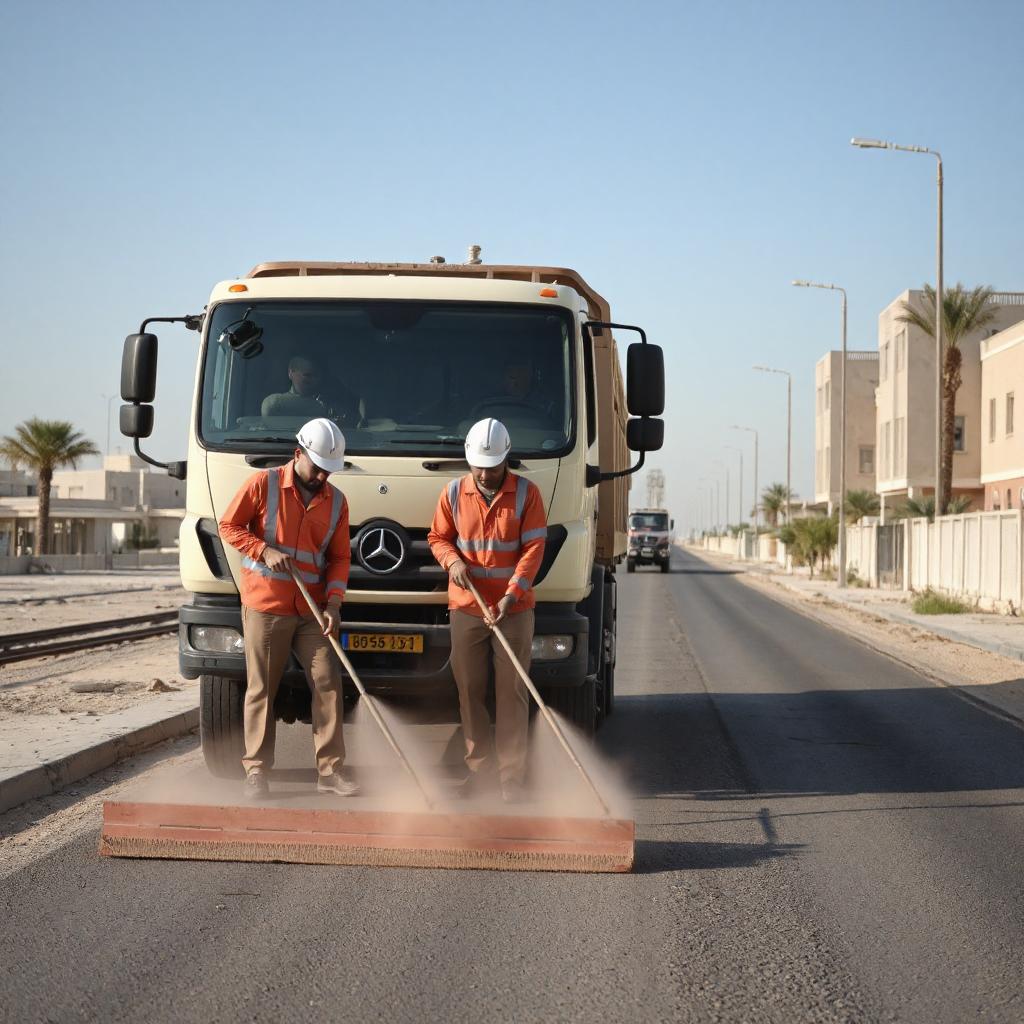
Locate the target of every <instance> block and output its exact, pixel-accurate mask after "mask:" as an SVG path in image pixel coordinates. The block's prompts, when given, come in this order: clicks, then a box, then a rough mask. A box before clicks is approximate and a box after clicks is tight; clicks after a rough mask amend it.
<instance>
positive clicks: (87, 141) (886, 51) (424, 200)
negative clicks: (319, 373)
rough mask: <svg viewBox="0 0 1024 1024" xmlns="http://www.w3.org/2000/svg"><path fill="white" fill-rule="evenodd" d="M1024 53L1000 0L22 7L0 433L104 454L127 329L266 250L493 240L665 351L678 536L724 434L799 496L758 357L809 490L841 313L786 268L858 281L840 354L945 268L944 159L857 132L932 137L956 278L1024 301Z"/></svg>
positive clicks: (1, 268) (276, 255)
mask: <svg viewBox="0 0 1024 1024" xmlns="http://www.w3.org/2000/svg"><path fill="white" fill-rule="evenodd" d="M1022 39H1024V4H1021V3H1019V2H1009V0H1008V2H985V0H981V2H977V0H973V2H970V3H968V2H966V0H964V2H960V3H951V2H903V3H890V2H886V3H879V2H874V3H873V2H857V3H839V2H835V3H821V2H809V3H803V2H791V3H787V2H777V3H752V2H737V3H727V2H715V3H712V2H708V3H690V2H678V3H644V2H634V3H630V4H622V3H602V2H594V0H592V2H589V3H557V2H556V3H552V2H550V0H547V2H543V3H535V2H519V3H517V4H504V3H490V2H482V0H477V2H458V3H449V2H445V0H437V2H434V3H422V2H393V3H381V4H374V3H360V4H353V3H344V2H335V3H328V2H323V3H311V2H305V0H297V2H294V3H291V4H281V3H266V2H261V0H248V2H246V3H231V4H228V3H220V2H207V3H202V4H199V3H174V4H151V3H103V2H91V3H76V2H49V3H40V2H28V0H7V2H6V3H4V4H3V5H2V6H0V103H2V107H0V365H2V366H3V367H4V372H3V385H2V404H0V433H3V434H6V433H9V432H10V431H11V429H12V428H13V427H14V425H15V424H16V423H17V422H19V421H21V420H23V419H25V418H27V417H29V416H32V415H39V416H43V417H47V418H57V417H61V418H67V419H69V420H72V421H73V422H74V423H75V424H77V425H79V426H80V427H81V428H82V429H83V430H84V431H85V432H86V433H87V434H88V435H89V436H90V437H92V438H93V439H94V440H95V441H96V442H97V443H98V444H99V445H100V447H103V446H104V445H105V439H106V423H107V419H106V416H107V402H106V399H105V397H104V396H106V395H112V394H114V393H115V391H116V390H117V386H118V367H119V361H120V349H121V342H122V339H123V337H124V335H125V334H127V333H129V332H131V331H134V330H137V325H138V323H139V321H140V320H141V319H142V318H143V317H145V316H147V315H169V314H181V313H185V312H198V311H199V310H200V309H201V308H202V306H203V304H204V303H205V301H206V298H207V296H208V294H209V290H210V287H211V286H212V285H213V283H214V282H216V281H218V280H222V279H224V278H229V277H234V276H236V275H240V274H243V273H245V271H247V270H248V269H249V268H250V267H251V266H253V265H254V264H256V263H258V262H261V261H263V260H273V259H294V258H306V259H382V260H423V259H426V258H427V257H429V256H431V255H434V254H443V255H445V256H447V257H448V258H449V259H450V260H460V259H464V258H465V257H464V254H465V250H466V247H467V246H468V245H469V244H470V243H474V242H476V243H479V244H481V245H482V246H483V249H484V253H483V254H484V259H485V260H487V261H491V262H512V263H518V262H522V263H531V262H538V263H553V264H560V265H568V266H572V267H575V268H577V269H579V270H580V271H581V272H582V273H583V274H584V275H585V276H586V277H587V278H588V279H589V280H590V281H591V282H592V283H593V284H594V286H595V287H597V288H598V289H599V290H600V291H601V292H602V293H604V294H605V295H606V296H607V297H608V298H609V299H610V300H611V303H612V309H613V313H614V315H615V316H616V317H617V318H618V319H621V320H624V321H626V322H632V323H639V324H642V325H644V326H645V327H647V328H648V330H649V333H650V336H651V339H652V340H655V341H658V342H660V343H661V344H662V345H664V346H665V349H666V355H667V360H668V372H669V379H668V394H669V403H670V404H669V409H668V412H667V415H666V420H667V432H666V438H667V440H666V447H665V450H664V451H663V452H662V453H660V454H659V455H658V456H657V457H656V458H654V459H653V460H652V464H653V465H655V466H660V467H662V468H663V469H664V470H665V474H666V477H667V480H668V492H669V500H670V503H671V504H672V506H673V508H674V509H675V510H676V512H677V518H680V519H686V518H687V512H688V510H689V509H690V508H692V504H693V489H694V487H695V486H696V484H695V481H696V480H697V478H699V477H710V476H711V475H712V473H713V472H715V471H716V470H715V467H714V465H713V463H714V460H716V459H728V460H729V461H730V464H732V465H733V466H734V467H735V462H736V457H735V454H734V453H732V452H728V451H723V450H722V446H723V445H725V444H734V443H737V442H739V443H746V442H745V438H744V436H743V435H737V434H734V433H731V432H730V431H729V430H728V427H729V425H730V424H731V423H736V422H742V423H745V424H749V425H750V426H753V427H756V428H758V429H759V430H760V431H761V438H762V444H761V450H762V467H761V481H762V484H764V483H766V482H769V481H771V480H778V479H784V473H785V448H784V429H785V385H784V380H783V378H773V377H768V376H765V375H762V374H757V373H754V372H753V371H752V370H751V369H750V367H751V365H752V364H753V363H757V362H767V363H769V364H771V365H775V366H780V367H782V368H786V369H791V370H792V371H793V372H794V374H795V379H794V392H795V394H794V443H795V446H794V486H795V489H796V490H797V492H798V493H799V494H800V495H808V494H809V492H810V491H811V489H812V486H813V476H812V474H813V447H814V438H813V432H814V421H813V390H814V387H813V374H814V363H815V361H816V360H817V359H818V358H819V357H820V356H821V355H822V354H823V353H824V352H825V351H826V350H827V349H829V348H834V347H837V345H838V340H839V301H838V297H837V296H834V295H831V294H828V293H825V292H816V291H815V292H812V291H806V290H803V289H794V288H791V287H790V286H789V281H790V280H791V279H792V278H794V277H807V278H813V279H817V280H826V281H836V282H838V283H840V284H843V285H845V287H846V288H847V289H848V291H849V294H850V332H849V337H850V344H851V347H854V348H873V347H875V346H876V329H877V327H876V325H877V315H878V312H879V311H880V310H881V309H882V308H883V307H884V306H885V305H886V304H887V303H888V302H890V301H891V300H892V299H893V298H894V297H895V296H896V295H897V294H898V293H899V292H900V291H902V290H903V289H904V288H907V287H916V286H919V285H920V284H921V282H923V281H925V280H932V279H933V275H934V244H935V213H934V202H935V187H934V161H933V160H932V159H931V158H929V157H923V156H915V155H910V154H895V153H886V152H876V151H861V150H856V149H853V148H851V147H850V145H849V139H850V137H851V136H852V135H866V136H872V137H879V138H891V139H894V140H896V141H898V142H903V143H912V144H919V145H926V146H931V147H934V148H937V149H940V150H941V151H942V154H943V158H944V161H945V166H946V277H947V281H949V282H952V281H956V280H958V279H959V280H963V281H964V282H965V283H966V284H970V285H973V284H979V283H984V284H991V285H992V286H994V287H996V288H997V289H1001V290H1017V289H1024V261H1022V258H1021V254H1022V252H1024V230H1022V225H1024V189H1022V187H1021V181H1022V168H1024V131H1022V125H1024V75H1022V74H1021V52H1022V51H1021V40H1022ZM161 342H162V351H161V367H160V371H161V372H160V382H159V389H158V395H157V409H156V418H157V427H156V432H155V435H154V437H153V439H152V440H151V442H150V444H149V448H150V449H151V450H152V452H153V454H155V455H157V456H158V457H163V458H174V457H181V456H183V455H184V452H185V435H186V423H187V417H188V408H189V403H190V400H191V390H192V380H193V367H194V355H195V347H196V336H195V335H194V334H189V333H188V332H185V331H176V330H173V329H171V330H165V331H163V332H161ZM114 420H115V427H114V429H113V431H112V434H113V437H112V440H113V443H114V445H115V446H116V445H117V444H119V443H124V442H123V439H121V438H119V436H118V435H117V433H116V402H115V404H114ZM750 464H751V459H750V458H748V459H747V461H746V465H747V469H748V481H747V493H748V495H749V493H750V480H749V476H750V473H749V470H750ZM718 472H719V473H720V472H721V470H718ZM638 485H639V487H640V492H639V494H638V495H637V496H638V497H640V498H642V497H643V493H644V491H643V486H644V480H643V477H642V474H641V477H640V479H639V480H638ZM733 489H734V490H733V493H734V494H735V479H734V482H733ZM723 493H724V489H723Z"/></svg>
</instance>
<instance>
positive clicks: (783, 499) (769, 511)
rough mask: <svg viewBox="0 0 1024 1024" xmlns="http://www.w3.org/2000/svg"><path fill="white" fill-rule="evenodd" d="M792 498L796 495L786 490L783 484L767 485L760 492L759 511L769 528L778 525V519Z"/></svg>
mask: <svg viewBox="0 0 1024 1024" xmlns="http://www.w3.org/2000/svg"><path fill="white" fill-rule="evenodd" d="M794 497H796V495H795V494H794V493H793V492H792V491H789V490H787V489H786V485H785V484H769V485H768V486H767V487H766V488H765V489H764V490H763V491H762V492H761V510H762V511H763V512H764V518H765V520H766V521H767V523H768V525H769V526H770V527H772V528H773V529H774V528H775V527H776V526H778V525H779V519H780V518H782V516H783V514H784V513H785V511H786V508H787V507H788V505H789V502H790V501H792V500H793V498H794Z"/></svg>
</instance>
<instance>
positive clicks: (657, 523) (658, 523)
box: [629, 512, 668, 530]
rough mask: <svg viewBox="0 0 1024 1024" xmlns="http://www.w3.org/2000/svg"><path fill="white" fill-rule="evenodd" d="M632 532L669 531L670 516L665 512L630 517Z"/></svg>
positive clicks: (643, 513) (638, 514)
mask: <svg viewBox="0 0 1024 1024" xmlns="http://www.w3.org/2000/svg"><path fill="white" fill-rule="evenodd" d="M629 528H630V529H631V530H667V529H668V516H667V515H665V513H663V512H642V513H636V514H634V515H631V516H630V517H629Z"/></svg>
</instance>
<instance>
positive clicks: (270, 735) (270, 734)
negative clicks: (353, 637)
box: [242, 605, 345, 775]
mask: <svg viewBox="0 0 1024 1024" xmlns="http://www.w3.org/2000/svg"><path fill="white" fill-rule="evenodd" d="M242 632H243V634H244V637H245V671H246V676H247V677H248V685H247V687H246V690H245V708H244V716H243V717H244V724H245V756H244V757H243V758H242V765H243V767H244V768H245V770H246V772H250V771H252V770H253V769H254V768H261V769H263V770H264V771H269V770H270V768H271V767H273V764H274V738H275V736H276V731H277V730H276V722H275V721H274V697H276V696H277V687H278V684H279V683H280V682H281V675H282V674H283V673H284V669H285V666H286V665H287V664H288V656H289V655H290V654H291V652H292V651H293V650H294V651H295V656H296V657H297V658H298V659H299V664H300V665H302V667H303V668H304V669H305V670H306V677H307V679H308V680H309V681H310V682H311V684H312V688H313V694H312V696H313V747H314V749H315V751H316V769H317V772H318V773H319V774H320V775H330V774H331V772H333V771H335V770H336V769H337V768H340V767H341V764H342V762H343V761H344V760H345V741H344V739H343V737H342V734H341V723H342V718H343V714H344V712H343V709H342V700H341V670H340V668H339V666H338V662H337V659H336V656H335V654H334V652H333V651H332V650H331V645H330V643H329V642H328V640H327V637H325V636H324V635H323V633H321V631H320V627H319V626H318V625H317V624H316V619H314V618H313V617H312V616H309V617H305V616H302V617H300V616H298V615H271V614H269V613H267V612H258V611H256V610H255V609H253V608H246V607H245V606H244V605H243V606H242Z"/></svg>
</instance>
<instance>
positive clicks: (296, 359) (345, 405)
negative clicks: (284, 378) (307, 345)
mask: <svg viewBox="0 0 1024 1024" xmlns="http://www.w3.org/2000/svg"><path fill="white" fill-rule="evenodd" d="M288 381H289V384H290V385H291V386H290V387H289V388H288V390H287V391H282V392H279V393H276V394H271V395H267V397H266V398H264V399H263V403H262V405H261V406H260V414H261V415H262V416H264V417H271V416H296V417H300V418H302V419H308V418H310V417H321V416H322V417H325V418H326V419H329V420H332V421H333V422H335V423H338V424H340V425H344V426H351V425H355V423H356V422H357V420H358V418H359V412H358V406H359V403H358V401H357V400H356V399H355V397H354V396H353V395H352V394H351V393H349V392H348V391H347V390H346V389H343V388H342V387H341V386H340V385H339V384H338V383H337V382H336V381H331V380H329V379H327V378H325V377H324V375H323V373H322V371H321V369H320V367H319V366H318V365H317V363H316V362H314V361H313V360H312V359H310V358H308V357H307V356H292V358H291V359H290V360H289V361H288Z"/></svg>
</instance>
